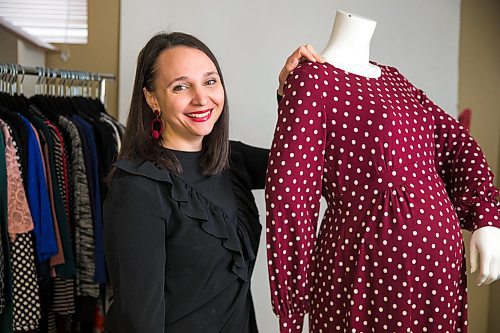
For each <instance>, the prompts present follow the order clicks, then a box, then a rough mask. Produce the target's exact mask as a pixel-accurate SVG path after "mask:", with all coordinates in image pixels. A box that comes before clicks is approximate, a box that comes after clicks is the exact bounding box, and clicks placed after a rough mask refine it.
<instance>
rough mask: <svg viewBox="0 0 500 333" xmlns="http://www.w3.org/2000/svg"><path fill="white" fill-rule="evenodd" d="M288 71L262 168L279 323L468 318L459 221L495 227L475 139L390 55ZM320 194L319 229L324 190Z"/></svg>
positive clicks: (404, 327)
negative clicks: (368, 71) (349, 68)
mask: <svg viewBox="0 0 500 333" xmlns="http://www.w3.org/2000/svg"><path fill="white" fill-rule="evenodd" d="M380 67H381V69H382V75H381V76H380V77H379V78H377V79H373V78H372V79H369V78H365V77H362V76H358V75H355V74H352V73H347V72H345V71H342V70H340V69H337V68H335V67H333V66H332V65H330V64H328V63H326V64H316V63H304V64H302V65H301V66H299V67H297V69H296V70H295V71H294V72H293V73H291V75H290V76H289V78H288V81H287V83H286V85H285V94H284V97H283V99H282V100H281V102H280V105H279V116H278V122H277V125H276V131H275V134H274V141H273V145H272V149H271V153H270V159H269V165H268V170H267V184H266V205H267V241H268V246H267V247H268V259H269V274H270V280H271V292H272V303H273V308H274V311H275V312H276V313H277V314H278V315H279V316H280V326H281V327H280V329H281V332H301V327H302V320H303V315H304V314H305V313H309V314H310V320H309V326H310V331H311V332H324V333H330V332H376V333H379V332H414V333H416V332H419V333H420V332H443V333H446V332H448V333H456V332H466V331H467V297H466V276H465V273H466V268H465V258H464V250H463V241H462V236H461V230H460V229H461V228H465V229H468V230H475V229H477V228H480V227H483V226H496V227H500V221H499V204H498V202H497V201H496V200H495V196H496V195H497V194H498V190H497V189H496V188H495V187H494V186H493V185H492V180H493V175H492V173H491V171H490V169H489V167H488V165H487V163H486V160H485V158H484V156H483V154H482V152H481V150H480V148H479V147H478V145H477V143H476V142H475V141H474V140H473V139H472V138H471V137H470V136H469V133H468V132H467V131H466V130H465V129H464V128H462V127H461V126H460V125H459V124H458V123H457V122H456V121H455V120H454V119H453V118H452V117H450V116H449V115H447V114H446V113H445V112H443V111H442V110H441V109H440V108H439V107H437V106H436V105H435V104H434V103H433V102H431V101H430V100H429V99H427V97H426V96H425V94H424V93H423V92H422V91H420V90H418V89H416V88H415V87H414V86H413V85H412V84H411V83H410V82H409V81H408V80H407V79H406V78H405V77H403V76H402V75H401V74H400V73H399V72H398V70H397V69H395V68H393V67H388V66H380ZM321 196H323V197H324V198H325V199H326V202H327V208H326V212H325V215H324V217H323V221H322V223H321V226H320V229H319V234H318V236H317V237H316V234H315V231H316V227H317V220H318V215H319V206H320V197H321Z"/></svg>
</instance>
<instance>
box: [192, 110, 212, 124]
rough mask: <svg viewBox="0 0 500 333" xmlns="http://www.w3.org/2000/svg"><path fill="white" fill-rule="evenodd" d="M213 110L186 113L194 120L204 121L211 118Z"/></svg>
mask: <svg viewBox="0 0 500 333" xmlns="http://www.w3.org/2000/svg"><path fill="white" fill-rule="evenodd" d="M212 110H213V109H208V110H202V111H196V112H190V113H186V116H188V117H189V118H190V119H191V120H193V121H196V122H204V121H207V120H208V119H210V116H211V115H212Z"/></svg>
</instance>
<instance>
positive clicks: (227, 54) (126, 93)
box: [119, 0, 460, 333]
mask: <svg viewBox="0 0 500 333" xmlns="http://www.w3.org/2000/svg"><path fill="white" fill-rule="evenodd" d="M338 9H341V10H346V11H349V12H352V13H355V14H358V15H361V16H365V17H368V18H372V19H374V20H376V21H377V22H378V25H377V29H376V31H375V35H374V37H373V40H372V54H371V55H372V57H371V58H372V60H375V61H377V62H379V63H382V64H389V65H392V66H395V67H397V68H398V69H399V70H400V71H401V72H402V73H403V74H404V75H406V76H407V77H408V78H409V80H410V81H411V82H412V83H413V84H414V85H416V86H417V87H419V88H421V89H423V90H424V91H426V93H427V95H428V96H429V97H430V98H431V99H433V100H434V101H435V102H437V103H438V105H440V106H441V107H443V108H444V109H445V110H447V111H448V112H449V113H451V114H452V115H456V114H457V109H456V108H457V101H458V97H457V94H458V42H459V24H460V0H446V1H432V0H420V1H401V0H378V1H373V0H311V1H307V2H306V1H299V0H252V1H244V0H211V1H207V0H184V1H165V0H143V1H135V0H122V1H121V14H120V22H121V31H120V73H119V74H120V75H119V76H120V80H119V87H120V88H119V96H120V97H119V118H120V120H121V121H122V122H125V120H126V117H127V112H128V108H129V103H130V96H131V90H132V84H133V80H134V74H135V64H136V59H137V55H138V53H139V51H140V49H141V48H142V47H143V46H144V45H145V43H146V42H147V41H148V40H149V38H151V37H152V36H153V35H154V34H155V33H157V32H159V31H183V32H187V33H191V34H193V35H195V36H197V37H198V38H200V39H201V40H203V41H204V42H205V43H206V44H207V45H208V46H209V47H210V48H211V49H212V51H213V52H214V53H215V55H216V56H217V58H218V60H219V62H220V65H221V67H222V71H223V73H224V77H225V80H226V86H227V90H228V96H229V97H228V98H229V105H230V109H231V137H232V138H233V139H238V140H241V141H244V142H247V143H250V144H254V145H258V146H263V147H267V146H269V145H270V142H271V140H272V135H273V130H274V125H275V121H276V96H275V91H276V87H277V77H278V73H279V71H280V69H281V67H282V65H283V63H284V61H285V59H286V57H287V56H288V55H289V54H291V53H292V51H293V50H294V49H295V48H296V47H297V46H299V45H301V44H305V43H310V44H312V45H313V46H314V47H315V48H316V49H317V50H318V51H321V50H322V48H323V46H324V45H325V44H326V42H327V41H328V38H329V36H330V32H331V27H332V23H333V19H334V17H335V12H336V10H338ZM255 194H256V199H257V201H258V205H259V209H260V211H261V215H262V216H264V214H263V213H264V200H263V193H262V191H256V193H255ZM261 222H262V223H263V224H264V223H265V221H264V219H262V221H261ZM265 257H266V253H265V239H264V235H263V237H262V242H261V248H260V252H259V256H258V262H257V266H256V270H255V273H254V278H253V288H252V289H253V293H254V300H255V305H256V310H257V320H258V325H259V328H260V331H261V332H264V333H268V332H276V331H277V320H276V318H275V317H274V315H273V314H272V311H271V307H270V298H269V285H268V282H267V268H266V258H265Z"/></svg>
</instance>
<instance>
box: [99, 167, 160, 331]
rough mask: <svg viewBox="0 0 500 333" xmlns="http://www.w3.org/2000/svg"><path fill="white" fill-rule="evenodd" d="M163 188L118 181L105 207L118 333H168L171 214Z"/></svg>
mask: <svg viewBox="0 0 500 333" xmlns="http://www.w3.org/2000/svg"><path fill="white" fill-rule="evenodd" d="M158 191H159V190H158V184H157V183H155V182H154V181H152V180H148V179H145V178H143V177H138V176H125V177H122V178H116V177H115V179H114V180H113V182H112V184H111V186H110V189H109V193H108V195H107V197H106V201H105V203H104V244H105V254H106V260H107V263H108V270H109V275H110V278H111V283H112V286H113V303H112V305H111V308H110V310H109V311H111V312H112V313H111V315H109V316H108V317H109V318H110V320H112V321H114V322H113V323H112V326H113V327H114V328H119V329H118V330H117V332H127V333H135V332H150V333H160V332H162V333H163V332H165V266H166V253H165V232H166V227H167V218H168V212H166V208H164V207H162V203H161V202H160V201H161V200H159V196H158V195H155V194H158V193H159V192H158Z"/></svg>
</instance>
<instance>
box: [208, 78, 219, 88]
mask: <svg viewBox="0 0 500 333" xmlns="http://www.w3.org/2000/svg"><path fill="white" fill-rule="evenodd" d="M216 83H217V80H215V79H210V80H208V81H207V82H206V85H207V86H212V85H214V84H216Z"/></svg>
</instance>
